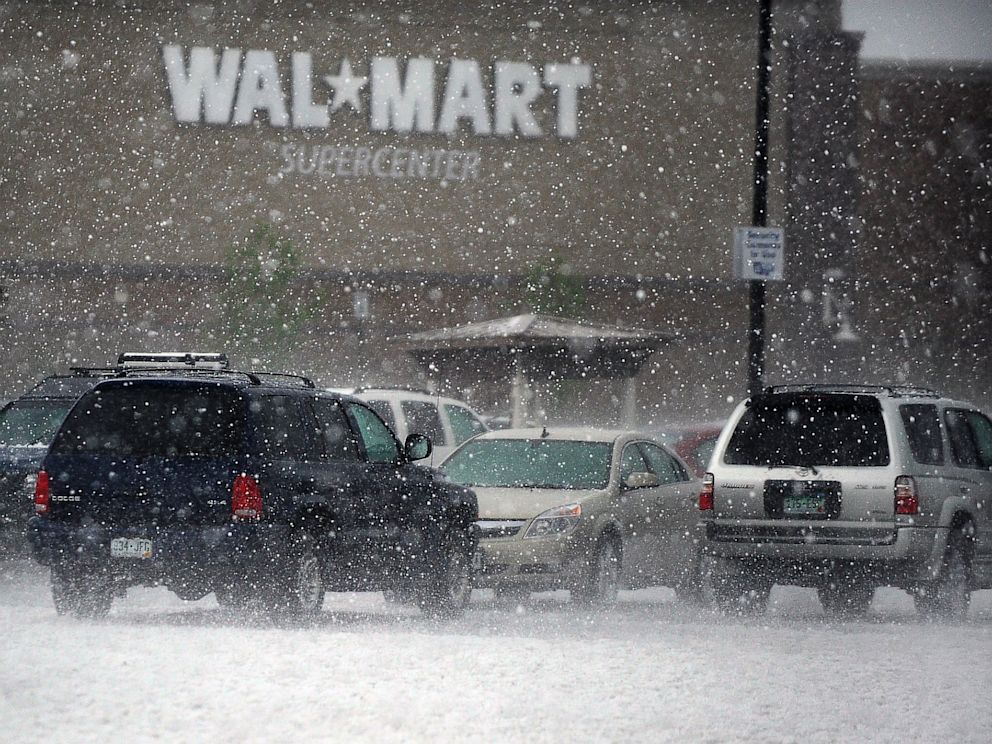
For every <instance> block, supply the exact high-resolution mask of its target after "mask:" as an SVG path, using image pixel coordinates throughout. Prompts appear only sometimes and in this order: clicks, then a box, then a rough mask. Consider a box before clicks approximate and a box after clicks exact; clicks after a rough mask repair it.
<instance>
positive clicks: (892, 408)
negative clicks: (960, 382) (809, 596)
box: [699, 385, 992, 618]
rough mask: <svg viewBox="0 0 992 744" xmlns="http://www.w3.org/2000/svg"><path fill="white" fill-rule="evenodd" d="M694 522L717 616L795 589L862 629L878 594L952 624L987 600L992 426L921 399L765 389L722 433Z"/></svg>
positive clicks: (898, 392)
mask: <svg viewBox="0 0 992 744" xmlns="http://www.w3.org/2000/svg"><path fill="white" fill-rule="evenodd" d="M699 508H700V510H701V511H702V513H703V517H704V523H705V529H706V548H707V552H708V554H709V555H710V556H712V560H711V561H710V564H711V569H712V578H713V584H712V586H713V593H714V599H715V600H716V602H717V604H718V605H719V606H720V607H721V609H723V610H725V611H726V610H735V609H736V610H752V611H761V610H763V609H764V607H765V605H766V604H767V601H768V594H769V592H770V591H771V588H772V585H773V584H796V585H799V586H808V587H815V588H816V590H817V592H818V593H819V597H820V601H821V603H822V605H823V608H824V611H825V612H826V613H827V614H829V615H845V614H846V615H860V614H863V613H864V612H866V611H867V609H868V606H869V604H870V603H871V599H872V595H873V593H874V590H875V587H877V586H883V585H889V586H897V587H902V588H903V589H906V590H908V591H909V592H911V593H912V595H913V599H914V601H915V603H916V607H917V610H918V612H920V613H921V614H923V615H927V616H939V617H947V618H958V617H962V616H963V615H964V614H965V613H966V612H967V610H968V602H969V599H970V595H971V591H972V590H975V589H984V588H992V422H990V421H989V418H988V417H987V416H985V415H984V414H982V413H980V412H979V411H978V410H976V409H975V407H974V406H972V405H970V404H968V403H962V402H960V401H954V400H948V399H946V398H942V397H940V396H939V395H938V394H937V393H934V392H932V391H930V390H925V389H921V388H908V387H880V386H849V385H790V386H781V387H772V388H766V390H765V391H764V393H763V394H762V395H758V396H755V397H753V398H751V399H750V400H747V401H745V402H744V403H742V404H741V405H740V406H739V407H738V408H737V410H736V411H735V412H734V414H733V416H731V417H730V420H729V421H728V422H727V425H726V427H725V428H724V430H723V432H722V433H721V435H720V438H719V440H718V441H717V445H716V450H715V451H714V453H713V457H712V460H711V461H710V472H708V473H707V474H706V476H705V479H704V485H703V489H702V491H701V492H700V496H699Z"/></svg>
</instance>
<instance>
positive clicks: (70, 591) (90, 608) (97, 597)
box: [52, 568, 114, 618]
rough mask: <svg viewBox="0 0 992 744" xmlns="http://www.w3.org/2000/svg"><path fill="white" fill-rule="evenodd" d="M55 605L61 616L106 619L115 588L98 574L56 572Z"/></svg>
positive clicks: (54, 579)
mask: <svg viewBox="0 0 992 744" xmlns="http://www.w3.org/2000/svg"><path fill="white" fill-rule="evenodd" d="M52 601H53V603H54V604H55V611H56V612H57V613H58V614H59V615H75V616H76V617H87V618H100V617H105V616H106V615H107V613H108V612H110V607H111V605H112V604H113V601H114V590H113V585H112V584H111V582H110V580H109V579H108V578H107V577H105V576H102V575H99V574H96V575H92V576H86V575H82V574H80V573H79V572H78V571H77V570H71V569H65V568H62V569H56V568H53V569H52Z"/></svg>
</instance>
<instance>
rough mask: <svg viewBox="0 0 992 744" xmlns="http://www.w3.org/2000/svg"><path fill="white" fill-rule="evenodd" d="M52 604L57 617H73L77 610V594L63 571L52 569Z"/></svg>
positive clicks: (70, 578)
mask: <svg viewBox="0 0 992 744" xmlns="http://www.w3.org/2000/svg"><path fill="white" fill-rule="evenodd" d="M52 602H53V603H54V604H55V612H57V613H58V614H59V615H75V614H76V611H77V609H78V608H79V592H78V590H77V588H76V585H75V582H73V580H72V577H71V576H70V575H69V574H68V572H67V571H65V570H64V569H57V568H53V569H52Z"/></svg>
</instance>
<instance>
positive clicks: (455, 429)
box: [444, 403, 486, 444]
mask: <svg viewBox="0 0 992 744" xmlns="http://www.w3.org/2000/svg"><path fill="white" fill-rule="evenodd" d="M444 412H445V413H447V414H448V421H450V422H451V433H452V434H454V436H455V442H454V443H455V444H461V443H462V442H464V441H465V440H466V439H471V438H472V437H474V436H475V435H476V434H481V433H482V432H484V431H485V430H486V426H485V424H483V423H482V422H481V421H479V419H477V418H476V417H475V416H473V415H472V412H471V411H470V410H468V409H467V408H463V407H462V406H455V405H451V404H450V403H446V404H445V406H444Z"/></svg>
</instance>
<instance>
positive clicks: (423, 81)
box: [369, 57, 434, 132]
mask: <svg viewBox="0 0 992 744" xmlns="http://www.w3.org/2000/svg"><path fill="white" fill-rule="evenodd" d="M369 77H370V78H371V111H370V123H369V126H370V128H371V129H372V130H373V131H375V132H388V131H389V130H390V129H391V130H393V131H395V132H410V131H413V130H414V129H416V130H417V131H418V132H433V131H434V62H433V61H432V60H429V59H426V58H424V57H416V58H414V59H411V60H410V61H409V62H407V65H406V80H405V81H403V82H401V81H400V71H399V66H398V65H397V63H396V58H395V57H374V58H373V59H372V64H371V66H370V68H369Z"/></svg>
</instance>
